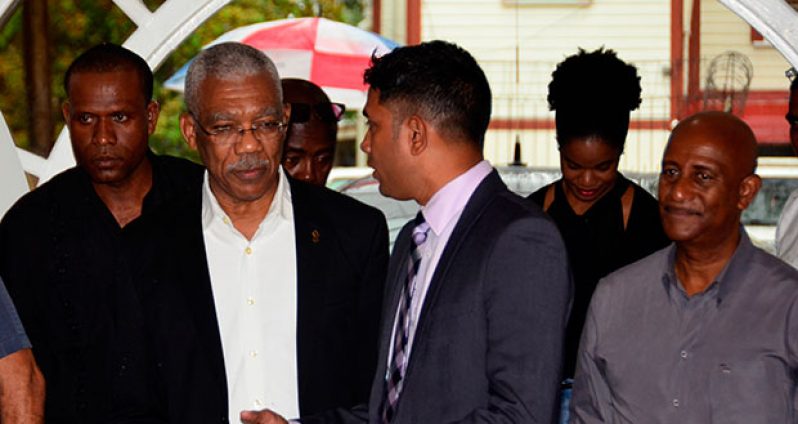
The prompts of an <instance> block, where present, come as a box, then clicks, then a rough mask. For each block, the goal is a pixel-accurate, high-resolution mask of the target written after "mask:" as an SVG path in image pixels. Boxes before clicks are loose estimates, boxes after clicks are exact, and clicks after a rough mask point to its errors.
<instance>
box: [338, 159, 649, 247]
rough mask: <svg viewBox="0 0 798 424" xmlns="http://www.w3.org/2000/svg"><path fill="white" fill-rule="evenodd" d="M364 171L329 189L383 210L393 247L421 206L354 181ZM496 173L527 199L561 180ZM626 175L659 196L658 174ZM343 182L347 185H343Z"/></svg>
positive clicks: (516, 170) (519, 169) (551, 174)
mask: <svg viewBox="0 0 798 424" xmlns="http://www.w3.org/2000/svg"><path fill="white" fill-rule="evenodd" d="M363 170H368V173H369V174H370V173H371V168H356V169H354V170H350V171H348V173H341V174H337V175H333V174H331V178H330V181H329V182H328V183H327V186H328V187H330V188H337V189H338V190H339V191H340V192H341V193H344V194H347V195H349V196H352V197H354V198H355V199H357V200H360V201H361V202H363V203H365V204H368V205H371V206H374V207H376V208H377V209H379V210H381V211H382V212H383V213H384V214H385V218H386V219H387V221H388V231H389V233H390V235H389V237H390V238H389V240H390V245H391V247H393V241H394V240H395V239H396V236H397V235H398V233H399V230H401V229H402V226H403V225H405V224H406V223H407V222H408V221H410V220H411V219H413V218H414V217H415V216H416V213H418V209H419V207H418V204H416V202H414V201H412V200H405V201H399V200H394V199H391V198H389V197H385V196H383V195H382V194H381V193H380V191H379V183H378V182H377V180H375V179H374V178H373V177H371V175H368V176H362V177H359V178H357V177H354V175H357V174H358V173H360V174H361V175H362V172H363ZM496 170H497V171H498V172H499V176H501V178H502V180H503V181H504V183H505V184H507V187H508V188H509V189H510V190H512V191H514V192H515V193H517V194H519V195H521V196H524V197H526V196H528V195H530V194H532V193H533V192H534V191H535V190H537V189H539V188H541V187H543V186H545V185H547V184H549V183H551V182H554V181H556V180H557V179H559V178H560V170H559V169H551V168H529V167H525V166H512V165H508V166H498V167H496ZM624 175H625V176H626V177H627V178H629V179H631V180H633V181H635V182H637V183H638V184H640V185H641V186H643V187H644V188H646V189H647V190H649V191H652V190H653V192H656V188H657V178H658V176H657V175H656V174H624ZM333 177H334V178H333ZM342 181H345V182H343V183H342Z"/></svg>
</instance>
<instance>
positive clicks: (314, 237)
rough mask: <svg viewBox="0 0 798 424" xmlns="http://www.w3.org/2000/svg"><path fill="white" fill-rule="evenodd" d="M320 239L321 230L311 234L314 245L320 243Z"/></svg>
mask: <svg viewBox="0 0 798 424" xmlns="http://www.w3.org/2000/svg"><path fill="white" fill-rule="evenodd" d="M319 238H320V234H319V230H313V231H311V233H310V239H311V240H313V243H318V242H319Z"/></svg>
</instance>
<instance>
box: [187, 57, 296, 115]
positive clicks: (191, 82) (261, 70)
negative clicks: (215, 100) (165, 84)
mask: <svg viewBox="0 0 798 424" xmlns="http://www.w3.org/2000/svg"><path fill="white" fill-rule="evenodd" d="M251 75H265V76H267V77H268V78H269V79H270V80H271V81H272V82H273V85H274V87H275V90H277V92H278V93H279V95H280V98H281V99H282V97H283V92H282V87H281V85H280V76H279V75H278V74H277V67H276V66H274V62H272V60H271V59H269V58H268V57H267V56H266V55H265V54H263V52H261V51H260V50H258V49H256V48H254V47H251V46H248V45H246V44H241V43H236V42H228V43H221V44H217V45H215V46H212V47H209V48H207V49H205V50H203V51H201V52H200V54H198V55H197V57H195V58H194V61H193V62H191V66H189V67H188V73H187V75H186V86H185V92H184V97H185V99H186V107H187V108H188V111H189V112H190V113H192V114H194V116H198V114H199V105H200V93H199V86H200V85H201V84H202V82H203V81H205V79H207V78H217V79H220V80H223V81H230V80H237V79H241V78H242V77H247V76H251Z"/></svg>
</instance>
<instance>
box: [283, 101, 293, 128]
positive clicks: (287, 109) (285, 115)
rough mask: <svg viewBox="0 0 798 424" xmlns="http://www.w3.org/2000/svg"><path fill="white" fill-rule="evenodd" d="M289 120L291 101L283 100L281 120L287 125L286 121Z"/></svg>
mask: <svg viewBox="0 0 798 424" xmlns="http://www.w3.org/2000/svg"><path fill="white" fill-rule="evenodd" d="M290 121H291V103H288V102H285V103H283V122H285V123H286V125H288V122H290Z"/></svg>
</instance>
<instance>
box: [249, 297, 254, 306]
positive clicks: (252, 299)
mask: <svg viewBox="0 0 798 424" xmlns="http://www.w3.org/2000/svg"><path fill="white" fill-rule="evenodd" d="M254 304H255V298H254V297H248V298H247V305H250V306H252V305H254Z"/></svg>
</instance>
